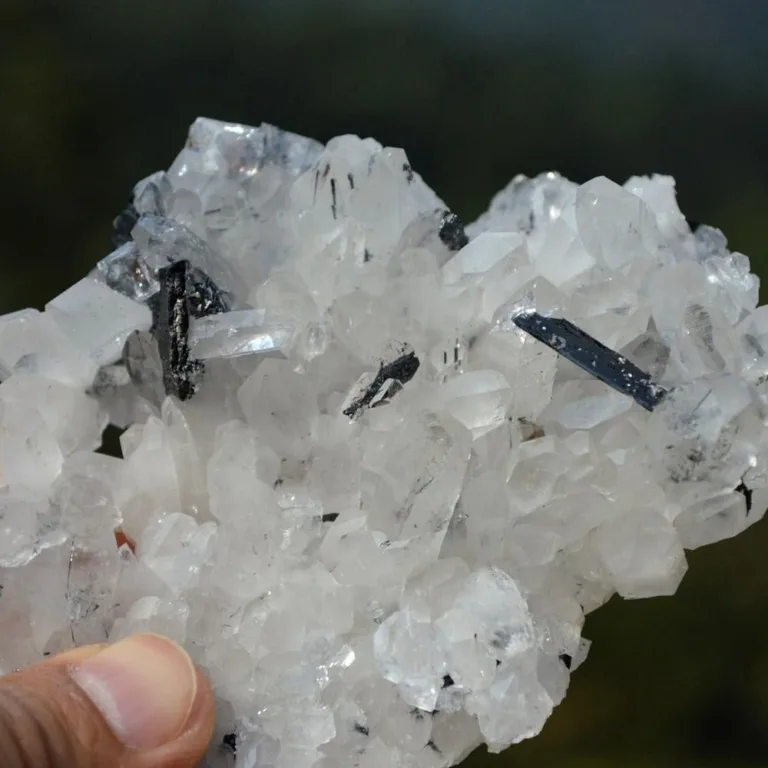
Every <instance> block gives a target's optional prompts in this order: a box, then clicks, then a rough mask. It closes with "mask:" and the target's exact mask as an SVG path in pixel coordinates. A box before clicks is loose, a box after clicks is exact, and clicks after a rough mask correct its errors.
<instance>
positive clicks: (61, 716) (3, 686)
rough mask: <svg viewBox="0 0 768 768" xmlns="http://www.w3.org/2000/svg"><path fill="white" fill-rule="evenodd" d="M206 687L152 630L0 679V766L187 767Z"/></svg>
mask: <svg viewBox="0 0 768 768" xmlns="http://www.w3.org/2000/svg"><path fill="white" fill-rule="evenodd" d="M213 713H214V703H213V694H212V693H211V689H210V686H209V684H208V683H207V681H206V679H205V677H204V676H203V675H202V673H200V672H199V670H197V669H196V668H195V666H194V665H193V663H192V661H191V659H190V658H189V656H188V655H187V654H186V653H185V652H184V650H183V649H182V648H180V647H179V646H178V645H176V644H175V643H173V642H172V641H170V640H168V639H166V638H164V637H160V636H159V635H134V636H132V637H129V638H126V639H125V640H121V641H120V642H118V643H116V644H115V645H111V646H88V647H86V648H80V649H77V650H74V651H70V652H68V653H64V654H62V655H60V656H56V657H54V658H52V659H49V660H47V661H44V662H43V663H41V664H37V665H35V666H32V667H29V668H27V669H24V670H22V671H20V672H14V673H13V674H10V675H7V676H5V677H0V766H2V768H193V766H195V765H196V764H197V763H198V762H199V761H200V759H201V758H202V757H203V755H204V753H205V750H206V748H207V746H208V742H209V740H210V738H211V733H212V731H213V720H214V714H213Z"/></svg>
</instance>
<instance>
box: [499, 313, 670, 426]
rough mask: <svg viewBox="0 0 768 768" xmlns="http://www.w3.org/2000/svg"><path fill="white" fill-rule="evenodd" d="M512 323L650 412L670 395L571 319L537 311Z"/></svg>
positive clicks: (516, 318) (523, 315) (521, 315)
mask: <svg viewBox="0 0 768 768" xmlns="http://www.w3.org/2000/svg"><path fill="white" fill-rule="evenodd" d="M513 322H514V323H515V325H516V326H517V327H518V328H520V329H521V330H523V331H525V332H526V333H529V334H530V335H531V336H533V337H534V338H535V339H538V341H540V342H542V343H543V344H546V345H547V346H548V347H550V348H551V349H554V350H555V352H557V353H558V354H559V355H562V356H563V357H564V358H565V359H566V360H570V361H571V362H572V363H574V364H575V365H578V366H579V368H581V369H582V370H584V371H586V372H587V373H590V374H591V375H592V376H594V377H595V378H597V379H600V381H603V382H605V383H606V384H608V386H610V387H613V388H614V389H615V390H617V391H619V392H622V393H623V394H625V395H629V397H631V398H632V399H633V400H634V401H635V402H636V403H637V404H638V405H641V406H642V407H643V408H645V409H646V410H647V411H652V410H653V409H654V408H655V407H656V406H657V405H658V404H659V403H660V402H661V400H662V399H663V398H664V396H665V395H666V394H667V391H666V390H665V389H664V388H663V387H660V386H659V385H658V384H654V383H653V381H652V380H651V377H650V376H649V375H648V374H647V373H646V372H645V371H642V370H640V368H638V367H637V366H636V365H634V364H633V363H631V362H630V361H629V360H627V358H626V357H624V356H622V355H620V354H619V353H618V352H614V351H613V350H612V349H609V348H608V347H606V346H605V344H601V343H600V342H599V341H598V340H597V339H593V338H592V337H591V336H590V335H589V334H587V333H585V332H584V331H582V330H581V328H579V327H577V326H575V325H574V324H573V323H571V322H569V321H568V320H563V319H562V318H556V317H543V316H542V315H540V314H539V313H538V312H522V313H520V314H519V315H517V316H516V317H514V318H513Z"/></svg>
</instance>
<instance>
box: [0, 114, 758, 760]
mask: <svg viewBox="0 0 768 768" xmlns="http://www.w3.org/2000/svg"><path fill="white" fill-rule="evenodd" d="M114 244H115V247H116V250H115V251H114V252H113V253H111V254H109V255H108V256H106V257H105V258H104V259H103V260H102V261H101V262H100V263H99V264H98V265H97V266H96V267H95V268H94V270H93V272H92V273H91V274H90V275H89V276H87V277H86V278H84V279H83V280H81V281H80V282H78V283H76V284H75V285H74V286H73V287H72V288H70V289H69V290H67V291H65V292H64V293H63V294H62V295H60V296H58V297H57V298H55V299H54V300H53V301H51V302H50V303H49V304H48V305H47V307H46V311H45V312H43V313H40V312H37V311H36V310H33V309H27V310H22V311H20V312H15V313H13V314H11V315H7V316H5V317H3V318H0V376H1V377H2V379H3V381H2V384H0V482H1V484H2V485H1V487H0V585H1V588H2V596H0V626H2V627H3V632H2V633H1V634H0V671H1V672H7V671H9V670H12V669H14V668H16V667H20V666H23V665H26V664H30V663H33V662H35V661H36V660H38V659H39V658H41V656H43V655H46V654H49V653H53V652H56V651H59V650H62V649H66V648H70V647H72V646H74V645H79V644H84V643H92V642H101V641H105V640H114V639H117V638H120V637H123V636H125V635H127V634H129V633H132V632H140V631H153V632H160V633H165V634H167V635H169V636H170V637H172V638H175V639H176V640H178V641H179V642H181V643H183V644H184V645H185V647H186V648H187V649H188V651H189V652H190V654H191V655H192V657H193V658H194V660H195V661H196V662H198V663H199V664H201V665H202V666H203V667H204V668H205V669H206V670H207V671H208V673H209V675H210V677H211V679H212V681H213V684H214V687H215V690H216V693H217V696H218V701H219V708H218V726H217V733H216V737H215V741H214V744H213V746H212V747H211V750H210V753H209V756H208V758H207V763H206V765H208V766H211V767H212V768H213V767H215V768H223V767H224V766H232V765H237V766H238V767H239V768H246V767H248V768H253V767H254V766H258V767H259V768H314V767H315V766H317V768H340V767H341V766H358V767H359V768H387V766H391V767H392V768H395V767H397V768H400V767H401V766H409V767H411V768H421V767H423V768H440V767H441V766H448V765H452V764H455V763H456V762H458V761H460V760H461V759H462V758H463V757H464V756H465V755H467V754H468V753H469V752H470V750H472V749H473V748H474V747H476V746H477V745H479V744H481V743H483V742H485V743H487V744H488V745H489V747H490V748H491V749H492V750H494V751H497V750H501V749H504V748H505V747H507V746H509V745H511V744H514V743H515V742H518V741H520V740H522V739H526V738H529V737H531V736H534V735H535V734H537V733H538V732H539V731H540V730H541V728H542V727H543V725H544V723H545V721H546V720H547V718H548V717H549V715H550V713H551V712H552V709H553V707H555V706H556V705H557V704H558V703H559V702H560V701H561V700H562V699H563V697H564V695H565V692H566V688H567V686H568V680H569V674H570V672H572V671H573V670H574V669H575V668H576V667H577V666H578V665H579V664H580V663H581V662H582V661H583V660H584V658H585V656H586V652H587V649H588V646H589V644H588V641H586V640H584V639H583V638H582V636H581V630H582V625H583V622H584V616H585V614H586V613H589V612H590V611H592V610H594V609H595V608H597V607H599V606H600V605H601V604H602V603H604V602H605V601H606V600H607V599H608V598H609V597H610V596H611V595H613V594H614V593H616V592H618V593H619V594H620V595H622V596H624V597H626V598H639V597H649V596H653V595H665V594H670V593H673V592H674V591H675V590H676V588H677V586H678V584H679V583H680V580H681V578H682V576H683V574H684V572H685V569H686V561H685V554H684V550H685V549H686V548H692V547H698V546H701V545H704V544H708V543H711V542H714V541H716V540H718V539H723V538H726V537H729V536H733V535H735V534H737V533H739V532H741V531H742V530H744V529H745V528H746V527H747V526H749V525H751V524H752V523H754V522H756V521H757V520H759V519H760V518H761V517H762V515H763V514H764V511H765V509H766V506H768V451H767V450H766V449H767V448H768V428H767V426H766V425H767V424H768V355H767V354H766V350H767V349H768V309H766V308H765V307H762V308H757V290H758V281H757V279H756V277H755V276H754V275H752V274H750V271H749V262H748V260H747V258H746V257H745V256H743V255H741V254H739V253H731V252H729V250H728V248H727V243H726V240H725V238H724V236H723V235H722V234H721V233H720V232H719V231H718V230H715V229H712V228H709V227H705V226H698V227H695V228H693V229H692V228H691V227H690V226H689V225H688V223H687V222H686V219H685V218H684V217H683V216H682V214H681V213H680V211H679V209H678V207H677V204H676V201H675V189H674V182H673V181H672V179H670V178H668V177H662V176H653V177H642V178H640V177H637V178H632V179H630V180H629V181H628V182H627V183H626V184H625V185H624V186H618V185H617V184H614V183H613V182H611V181H608V180H607V179H605V178H598V179H594V180H592V181H590V182H588V183H587V184H584V185H583V186H577V185H575V184H573V183H571V182H569V181H567V180H565V179H563V178H561V177H560V176H558V175H557V174H555V173H546V174H543V175H542V176H539V177H537V178H535V179H528V178H524V177H518V178H515V179H514V180H513V181H512V182H511V184H510V185H509V186H508V187H507V188H506V189H504V190H503V191H502V192H500V193H499V194H498V195H497V196H496V197H495V198H494V199H493V201H492V203H491V206H490V209H489V210H488V212H487V213H486V214H484V215H483V216H481V217H480V219H479V220H478V221H477V222H475V223H474V224H472V225H470V226H468V227H467V228H466V230H465V228H464V226H463V225H462V223H461V221H460V220H459V218H458V217H457V216H456V214H455V213H453V212H451V211H450V210H449V209H448V208H447V207H446V206H445V205H444V204H443V203H442V202H441V201H440V200H439V199H438V197H437V196H436V195H435V194H434V193H433V192H432V191H431V190H430V189H429V187H428V186H427V185H426V184H425V183H424V181H423V180H422V179H421V178H420V177H419V175H418V174H417V173H416V172H415V171H414V170H413V168H412V167H411V165H410V164H409V162H408V160H407V158H406V156H405V154H404V153H403V152H402V151H401V150H399V149H389V148H384V147H382V146H381V145H380V144H378V143H377V142H376V141H374V140H372V139H365V140H361V139H359V138H356V137H354V136H342V137H339V138H336V139H334V140H333V141H331V142H330V143H329V144H328V145H327V146H325V147H323V146H321V145H320V144H318V143H316V142H314V141H311V140H309V139H305V138H301V137H299V136H295V135H293V134H290V133H286V132H283V131H280V130H278V129H276V128H273V127H271V126H268V125H264V126H262V127H260V128H249V127H245V126H241V125H233V124H227V123H221V122H216V121H213V120H207V119H201V120H198V121H196V122H195V124H194V125H193V126H192V129H191V131H190V135H189V139H188V142H187V144H186V146H185V148H184V149H183V150H182V152H181V154H180V155H179V156H178V158H177V159H176V161H175V162H174V163H173V165H172V166H171V169H170V170H169V171H168V172H167V173H157V174H154V175H153V176H151V177H150V178H148V179H146V180H144V181H142V182H140V183H139V184H138V185H137V187H136V189H135V190H134V194H133V197H132V200H131V203H130V205H129V206H128V208H127V209H126V211H124V212H123V214H121V215H120V216H119V217H118V219H117V220H116V224H115V237H114ZM108 422H112V423H113V424H114V425H116V426H118V427H122V428H126V429H125V431H124V432H123V434H122V437H121V445H122V453H123V458H121V459H117V458H112V457H110V456H106V455H102V454H100V453H97V452H96V451H97V449H98V447H99V445H100V442H101V439H102V431H103V430H104V428H105V426H106V424H107V423H108ZM116 532H117V536H116ZM116 541H117V542H120V543H122V546H119V547H118V546H117V545H116Z"/></svg>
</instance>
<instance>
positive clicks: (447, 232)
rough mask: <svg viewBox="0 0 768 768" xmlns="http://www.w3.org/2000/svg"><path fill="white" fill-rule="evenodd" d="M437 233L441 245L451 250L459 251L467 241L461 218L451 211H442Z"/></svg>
mask: <svg viewBox="0 0 768 768" xmlns="http://www.w3.org/2000/svg"><path fill="white" fill-rule="evenodd" d="M438 235H439V237H440V240H441V241H442V243H443V245H445V246H446V247H447V248H449V249H450V250H451V251H460V250H461V249H462V248H463V247H464V246H465V245H466V244H467V243H468V242H469V238H468V237H467V233H466V232H465V231H464V225H463V224H462V223H461V219H460V218H459V217H458V216H457V215H456V214H455V213H453V212H452V211H445V212H444V213H443V217H442V219H441V221H440V230H439V232H438Z"/></svg>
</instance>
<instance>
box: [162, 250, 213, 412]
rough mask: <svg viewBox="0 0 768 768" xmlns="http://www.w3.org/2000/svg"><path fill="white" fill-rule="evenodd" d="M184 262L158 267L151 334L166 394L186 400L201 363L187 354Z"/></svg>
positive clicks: (186, 305)
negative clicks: (158, 357) (154, 339)
mask: <svg viewBox="0 0 768 768" xmlns="http://www.w3.org/2000/svg"><path fill="white" fill-rule="evenodd" d="M188 272H189V262H188V261H177V262H175V263H174V264H171V265H170V266H169V267H165V268H164V269H161V270H160V294H159V296H158V300H157V306H156V312H157V318H156V321H155V326H154V329H153V333H154V335H155V338H156V339H157V345H158V348H159V352H160V359H161V361H162V366H163V384H164V386H165V392H166V394H168V395H175V396H176V397H178V398H179V399H180V400H188V399H189V398H190V397H192V395H193V394H194V392H195V380H196V378H197V377H198V376H199V374H200V372H201V369H202V365H201V364H200V363H199V362H198V361H196V360H191V359H190V355H189V343H188V335H189V306H188V303H187V287H188V280H187V275H188Z"/></svg>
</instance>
